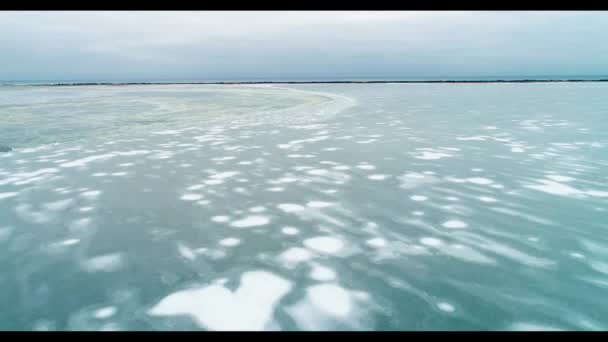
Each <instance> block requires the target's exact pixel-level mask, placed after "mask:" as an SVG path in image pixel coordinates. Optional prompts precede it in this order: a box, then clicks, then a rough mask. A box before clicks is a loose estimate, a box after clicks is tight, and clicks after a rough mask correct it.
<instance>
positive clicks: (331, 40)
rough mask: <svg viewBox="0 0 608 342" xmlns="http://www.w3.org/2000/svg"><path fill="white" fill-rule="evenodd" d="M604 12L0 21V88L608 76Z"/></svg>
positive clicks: (155, 15) (122, 14)
mask: <svg viewBox="0 0 608 342" xmlns="http://www.w3.org/2000/svg"><path fill="white" fill-rule="evenodd" d="M606 34H608V11H595V12H593V11H591V12H568V11H547V12H524V11H515V12H509V11H496V12H487V11H466V12H460V11H448V12H440V11H422V12H416V11H379V12H373V11H345V12H335V11H322V12H316V11H293V12H289V11H269V12H264V11H243V12H238V11H228V12H222V11H185V12H180V11H168V12H158V11H141V12H133V11H116V12H113V11H84V12H78V11H66V12H61V11H55V12H53V11H44V12H36V11H27V12H10V11H3V12H0V81H10V80H150V79H159V80H162V79H172V80H178V79H185V80H186V79H187V80H233V79H239V80H248V79H251V80H255V79H277V80H281V79H282V80H287V79H344V78H347V79H348V78H355V79H356V78H388V79H399V78H425V77H429V78H430V77H447V78H449V77H479V76H499V75H505V76H519V75H547V76H551V75H608V44H606Z"/></svg>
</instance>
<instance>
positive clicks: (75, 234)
mask: <svg viewBox="0 0 608 342" xmlns="http://www.w3.org/2000/svg"><path fill="white" fill-rule="evenodd" d="M9 88H10V89H9ZM290 88H291V89H284V88H281V87H230V89H229V90H226V89H225V88H221V87H219V88H218V87H215V88H213V87H211V88H210V87H197V86H162V87H160V86H159V87H157V86H138V87H136V86H134V87H77V88H44V87H21V88H19V87H15V88H12V87H7V88H4V89H3V90H0V115H2V118H1V119H0V132H2V139H4V140H2V141H0V143H2V144H6V145H11V146H16V147H20V148H17V149H15V151H13V152H10V153H1V154H0V248H1V249H0V286H1V288H2V289H3V291H1V292H0V303H2V304H3V305H2V308H1V309H0V329H3V330H6V329H20V330H31V329H37V330H48V329H50V330H67V329H72V330H130V329H131V330H133V329H137V330H142V329H143V330H185V329H211V330H235V329H236V330H264V329H266V330H323V329H348V330H538V329H565V330H600V329H608V319H606V317H608V237H607V235H606V234H605V232H606V231H607V229H608V212H607V210H608V172H606V170H608V153H607V152H606V145H607V144H608V133H607V132H608V124H607V122H608V121H607V120H606V119H605V118H606V114H607V113H608V96H606V94H607V91H608V85H606V84H601V83H587V84H477V85H464V84H444V85H424V84H383V85H314V86H313V85H310V86H308V85H306V86H305V85H300V86H297V87H290ZM6 89H9V90H10V91H9V90H6ZM176 108H179V110H178V109H176ZM134 113H135V114H134ZM85 115H86V119H83V117H84V116H85ZM133 115H139V116H141V117H144V118H145V120H151V119H150V118H155V119H154V120H156V119H158V120H162V121H161V122H146V123H144V124H142V123H141V122H138V120H140V119H134V117H133ZM62 120H63V121H62ZM33 132H34V133H33ZM39 132H44V135H43V136H39V135H38V133H39ZM55 141H59V142H61V143H59V144H51V145H40V144H41V143H48V142H55Z"/></svg>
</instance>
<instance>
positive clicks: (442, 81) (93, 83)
mask: <svg viewBox="0 0 608 342" xmlns="http://www.w3.org/2000/svg"><path fill="white" fill-rule="evenodd" d="M567 82H608V79H605V78H604V79H595V80H583V79H554V80H542V79H521V80H500V79H496V80H426V81H425V80H419V81H416V80H408V81H403V80H401V81H400V80H395V81H388V80H386V81H226V82H74V83H33V84H14V85H15V86H17V85H18V86H38V87H42V86H47V87H49V86H51V87H70V86H100V85H105V86H126V85H180V84H183V85H252V84H386V83H567Z"/></svg>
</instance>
